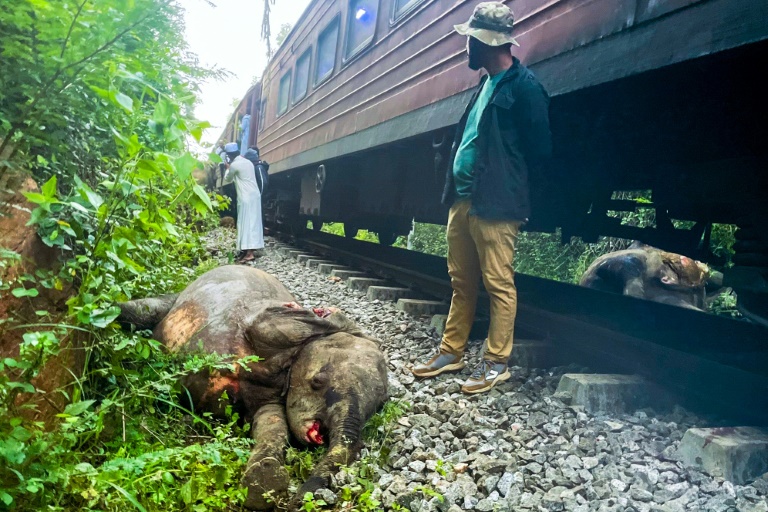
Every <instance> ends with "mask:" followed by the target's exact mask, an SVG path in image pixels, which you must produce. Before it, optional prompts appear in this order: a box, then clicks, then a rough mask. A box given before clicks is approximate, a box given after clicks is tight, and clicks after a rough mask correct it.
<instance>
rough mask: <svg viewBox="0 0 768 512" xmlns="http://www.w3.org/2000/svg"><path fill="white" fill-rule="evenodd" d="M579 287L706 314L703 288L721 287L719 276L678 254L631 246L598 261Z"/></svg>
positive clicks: (702, 264) (601, 257)
mask: <svg viewBox="0 0 768 512" xmlns="http://www.w3.org/2000/svg"><path fill="white" fill-rule="evenodd" d="M579 284H580V285H581V286H585V287H587V288H594V289H596V290H603V291H607V292H613V293H620V294H622V295H629V296H631V297H637V298H640V299H647V300H652V301H655V302H661V303H664V304H671V305H673V306H679V307H684V308H688V309H697V310H701V311H705V310H706V308H707V306H706V298H707V291H706V287H707V286H708V285H709V286H714V287H720V286H721V285H722V274H720V273H719V272H711V271H710V269H709V267H708V266H707V265H705V264H704V263H701V262H699V261H696V260H693V259H691V258H688V257H686V256H682V255H680V254H675V253H671V252H666V251H662V250H660V249H657V248H656V247H652V246H650V245H646V244H643V243H641V242H634V243H633V244H632V245H630V246H629V247H628V248H627V249H625V250H622V251H615V252H610V253H608V254H604V255H602V256H600V257H598V258H597V259H596V260H595V261H593V262H592V264H591V265H590V266H589V268H588V269H587V271H586V272H584V275H583V276H582V277H581V280H580V282H579Z"/></svg>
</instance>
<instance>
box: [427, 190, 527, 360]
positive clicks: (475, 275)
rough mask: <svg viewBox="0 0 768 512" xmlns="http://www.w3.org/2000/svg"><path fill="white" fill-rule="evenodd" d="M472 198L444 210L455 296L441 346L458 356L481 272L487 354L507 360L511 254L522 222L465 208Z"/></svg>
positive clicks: (513, 294)
mask: <svg viewBox="0 0 768 512" xmlns="http://www.w3.org/2000/svg"><path fill="white" fill-rule="evenodd" d="M470 205H471V202H470V200H468V199H467V200H462V201H458V202H456V203H455V204H454V205H453V206H452V207H451V210H450V212H449V214H448V230H447V237H448V274H449V275H450V276H451V286H452V287H453V298H452V299H451V309H450V311H449V312H448V321H447V322H446V325H445V333H444V334H443V341H442V344H441V346H440V350H441V351H442V352H444V353H448V354H453V355H455V356H459V357H461V356H462V355H463V354H464V348H465V347H466V345H467V338H468V337H469V331H470V329H471V328H472V322H473V321H474V318H475V306H476V304H477V294H478V290H479V288H480V278H481V277H482V279H483V284H484V285H485V289H486V291H487V292H488V295H489V296H490V302H491V326H490V329H489V330H488V340H487V342H486V347H485V358H486V359H488V360H490V361H493V362H496V363H506V362H507V360H508V359H509V355H510V354H511V353H512V337H513V334H514V328H515V315H516V314H517V288H515V279H514V278H515V272H514V270H513V268H512V260H513V258H514V255H515V240H516V239H517V234H518V232H519V231H520V224H521V223H520V222H516V221H489V220H483V219H480V218H478V217H476V216H474V215H470V214H469V208H470Z"/></svg>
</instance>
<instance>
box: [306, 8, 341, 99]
mask: <svg viewBox="0 0 768 512" xmlns="http://www.w3.org/2000/svg"><path fill="white" fill-rule="evenodd" d="M333 30H336V41H335V42H334V44H333V65H332V66H331V69H329V70H328V71H326V72H325V74H324V75H322V76H320V75H319V74H318V73H319V71H320V62H321V58H320V52H321V50H322V42H323V37H325V36H326V35H327V34H328V33H329V32H332V31H333ZM339 35H341V16H336V17H334V18H333V19H332V20H331V21H330V23H328V24H327V25H326V26H325V27H324V28H323V30H321V31H320V35H318V36H317V50H316V51H315V66H314V71H313V73H312V75H313V77H314V82H313V83H314V86H315V87H317V86H318V85H320V84H322V83H323V82H325V81H326V80H328V79H329V78H330V77H331V76H333V72H334V71H335V69H336V60H337V58H336V55H337V53H338V49H339Z"/></svg>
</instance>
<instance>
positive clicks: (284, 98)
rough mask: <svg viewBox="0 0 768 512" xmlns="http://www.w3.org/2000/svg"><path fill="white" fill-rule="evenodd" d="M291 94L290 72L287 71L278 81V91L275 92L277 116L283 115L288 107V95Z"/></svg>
mask: <svg viewBox="0 0 768 512" xmlns="http://www.w3.org/2000/svg"><path fill="white" fill-rule="evenodd" d="M290 92H291V71H290V70H288V72H287V73H286V74H284V75H283V78H281V79H280V90H279V91H278V92H277V115H278V116H279V115H282V114H285V111H286V110H288V105H289V101H288V100H289V99H290V96H289V93H290Z"/></svg>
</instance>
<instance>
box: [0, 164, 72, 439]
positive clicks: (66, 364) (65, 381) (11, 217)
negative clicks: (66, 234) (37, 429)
mask: <svg viewBox="0 0 768 512" xmlns="http://www.w3.org/2000/svg"><path fill="white" fill-rule="evenodd" d="M9 174H11V173H6V176H4V177H2V178H0V248H2V249H7V250H11V251H14V252H16V253H17V254H19V255H20V256H21V261H19V262H16V263H14V264H9V265H8V266H0V282H2V283H13V282H14V281H15V280H16V279H17V278H18V277H19V276H22V275H24V274H33V273H34V272H35V271H36V270H38V269H41V270H45V269H54V268H56V265H58V254H57V252H56V250H54V249H53V248H51V247H48V246H46V245H45V244H44V243H43V242H42V240H41V239H40V237H39V236H37V231H36V229H35V227H34V226H27V222H28V221H29V219H30V215H31V211H32V209H33V208H34V205H33V204H31V203H29V202H28V201H27V200H26V198H25V197H24V196H23V192H34V191H38V187H37V185H36V184H35V182H34V181H33V180H32V179H31V178H28V177H20V176H8V175H9ZM19 286H20V285H18V284H12V285H11V286H10V289H8V290H3V291H0V321H1V322H0V358H5V357H12V358H15V357H18V355H19V346H20V344H21V342H22V339H23V338H22V337H23V335H24V333H25V332H28V331H30V330H47V329H50V328H49V327H40V328H39V329H38V328H34V327H30V328H23V327H21V328H20V327H19V326H23V325H25V324H33V323H36V322H40V321H41V320H40V319H39V317H38V316H37V315H36V314H35V312H36V311H48V312H49V313H50V315H51V316H50V317H46V318H45V320H44V322H45V323H56V321H57V320H59V319H60V318H62V317H63V315H64V314H65V313H66V304H65V302H66V299H67V298H68V295H69V292H70V290H67V289H66V288H65V289H64V290H63V291H57V290H53V289H45V288H42V287H41V288H40V290H39V291H40V294H39V295H38V296H37V297H14V296H13V295H12V293H11V290H12V289H13V288H18V287H19ZM71 334H72V332H71V331H70V336H68V337H67V338H65V339H64V340H62V350H61V352H60V354H59V355H58V356H57V357H55V358H53V359H51V360H50V361H48V363H47V364H45V365H44V367H43V368H42V369H41V370H40V373H39V374H38V375H37V376H36V377H35V378H34V379H33V381H32V384H33V385H34V386H35V388H37V389H38V393H35V394H29V393H26V394H21V395H19V396H18V397H17V400H16V404H17V405H22V404H25V403H26V404H29V403H34V404H36V405H37V406H38V407H37V409H24V414H25V415H27V416H29V417H30V418H31V419H34V420H38V421H44V422H46V423H47V424H48V425H50V424H51V422H52V421H53V420H54V419H55V415H56V414H57V413H59V412H61V411H62V410H63V409H64V407H65V406H66V404H67V403H68V400H67V399H66V397H65V396H64V394H63V393H61V391H62V390H66V389H67V388H68V387H70V386H71V385H72V383H73V381H74V376H73V374H74V375H79V374H80V373H81V371H82V365H83V360H82V351H81V350H78V346H79V340H77V339H75V338H74V337H72V335H71Z"/></svg>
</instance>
